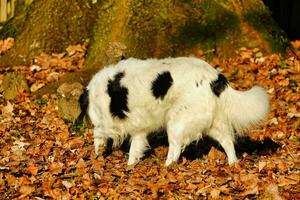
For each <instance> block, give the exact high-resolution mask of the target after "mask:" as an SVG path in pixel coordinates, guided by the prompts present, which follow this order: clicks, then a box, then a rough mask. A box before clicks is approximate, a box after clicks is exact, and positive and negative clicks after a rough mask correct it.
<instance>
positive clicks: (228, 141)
mask: <svg viewBox="0 0 300 200" xmlns="http://www.w3.org/2000/svg"><path fill="white" fill-rule="evenodd" d="M223 128H224V127H223ZM207 135H208V136H210V137H212V138H213V139H214V140H216V141H217V142H219V143H220V144H221V146H222V147H223V149H224V151H225V153H226V155H227V158H228V163H229V164H232V163H235V162H237V161H238V159H237V157H236V154H235V149H234V138H233V135H231V134H230V130H229V129H228V128H224V129H222V130H220V129H219V128H216V127H213V128H212V129H210V130H209V131H208V133H207Z"/></svg>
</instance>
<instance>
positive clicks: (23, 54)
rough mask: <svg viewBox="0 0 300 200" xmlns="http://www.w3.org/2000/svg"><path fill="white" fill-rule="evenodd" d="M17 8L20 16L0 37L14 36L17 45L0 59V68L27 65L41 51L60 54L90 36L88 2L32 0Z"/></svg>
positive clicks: (91, 10) (91, 12)
mask: <svg viewBox="0 0 300 200" xmlns="http://www.w3.org/2000/svg"><path fill="white" fill-rule="evenodd" d="M20 6H23V10H24V11H22V9H20ZM17 7H18V8H19V12H20V13H17V15H16V16H15V18H14V19H13V20H11V21H9V22H8V23H7V24H5V25H4V28H3V29H4V30H1V35H6V36H11V35H10V34H12V36H15V37H16V43H15V46H14V47H13V48H12V49H11V50H9V51H8V52H7V54H5V55H4V56H1V57H0V66H11V65H28V64H30V63H31V62H32V60H33V59H34V58H35V57H36V56H37V55H39V54H40V53H41V52H47V53H51V52H62V51H64V49H65V48H66V47H67V46H69V45H71V44H76V43H82V42H84V41H85V40H88V39H89V38H90V36H91V35H90V32H91V28H92V27H93V23H94V21H95V15H94V13H96V10H95V6H94V5H93V4H92V3H91V1H81V0H68V1H56V0H34V1H33V2H32V3H31V4H30V5H29V6H27V7H26V6H25V5H23V4H22V5H19V6H18V5H17ZM20 18H21V19H20Z"/></svg>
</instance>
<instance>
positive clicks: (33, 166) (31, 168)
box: [26, 164, 39, 176]
mask: <svg viewBox="0 0 300 200" xmlns="http://www.w3.org/2000/svg"><path fill="white" fill-rule="evenodd" d="M38 170H39V169H38V167H37V165H36V164H31V165H29V166H28V167H27V168H26V171H27V172H28V173H30V174H31V175H33V176H35V175H37V172H38Z"/></svg>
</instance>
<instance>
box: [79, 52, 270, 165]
mask: <svg viewBox="0 0 300 200" xmlns="http://www.w3.org/2000/svg"><path fill="white" fill-rule="evenodd" d="M80 102H81V108H82V113H81V115H80V117H79V118H82V117H83V116H84V115H85V114H86V110H87V114H88V116H89V118H90V119H91V122H92V123H93V125H94V145H95V152H96V154H98V153H99V149H100V147H105V145H106V143H107V140H108V139H109V138H111V139H112V140H113V146H114V147H118V146H120V144H122V142H123V141H124V139H125V138H126V137H127V136H130V137H131V144H130V150H129V159H128V165H131V164H135V163H137V162H138V161H139V160H140V159H141V158H142V157H143V155H144V152H145V150H146V149H147V148H148V147H149V145H148V141H147V135H148V134H150V133H152V132H155V131H157V130H159V129H165V130H166V132H167V135H168V142H169V150H168V155H167V160H166V162H165V165H166V166H168V165H170V164H171V163H172V162H176V161H177V160H178V159H179V156H180V154H181V152H182V151H183V150H184V149H185V147H186V146H187V145H189V144H190V143H191V142H192V141H195V140H199V139H201V137H202V136H203V134H205V135H207V136H209V137H211V138H213V139H214V140H216V141H218V142H219V143H220V144H221V146H222V147H223V149H224V150H225V152H226V155H227V158H228V163H229V164H232V163H234V162H237V161H238V159H237V156H236V153H235V149H234V142H235V137H236V136H237V135H242V134H243V132H244V131H245V130H247V129H248V128H249V127H251V126H255V125H257V124H258V123H259V122H260V121H261V120H263V119H264V118H266V117H267V115H268V113H269V99H268V96H267V94H266V92H265V90H264V89H262V88H261V87H258V86H255V87H253V88H252V89H250V90H248V91H237V90H234V89H233V88H232V87H230V85H229V83H228V81H227V79H226V78H225V77H224V76H223V75H222V74H221V73H219V72H218V71H217V70H216V69H214V68H213V67H211V66H210V65H209V64H208V63H206V62H204V61H202V60H200V59H197V58H188V57H179V58H166V59H148V60H139V59H134V58H130V59H126V60H122V61H120V62H119V63H117V64H113V65H110V66H107V67H105V68H103V69H102V70H100V71H99V72H98V73H97V74H95V76H94V77H93V78H92V80H91V81H90V83H89V84H88V86H87V88H86V90H85V92H84V93H83V94H82V96H81V98H80Z"/></svg>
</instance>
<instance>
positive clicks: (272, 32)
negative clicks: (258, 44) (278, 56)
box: [244, 8, 289, 53]
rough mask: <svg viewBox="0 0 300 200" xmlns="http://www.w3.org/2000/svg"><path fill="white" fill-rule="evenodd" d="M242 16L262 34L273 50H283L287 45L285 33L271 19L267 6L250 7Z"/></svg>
mask: <svg viewBox="0 0 300 200" xmlns="http://www.w3.org/2000/svg"><path fill="white" fill-rule="evenodd" d="M244 18H245V20H246V21H248V22H249V24H251V26H253V27H254V28H255V29H256V30H257V31H258V32H260V33H261V34H262V37H263V39H264V40H265V41H266V42H267V43H268V44H269V45H270V47H271V49H272V51H273V52H282V53H284V52H285V49H286V47H288V46H289V40H288V38H287V35H286V34H285V33H284V32H283V31H282V30H281V29H280V28H279V26H278V25H277V24H276V23H275V21H274V20H273V19H272V17H271V14H270V12H269V10H268V9H267V8H261V9H257V10H254V9H250V10H248V11H247V13H246V14H245V15H244Z"/></svg>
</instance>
